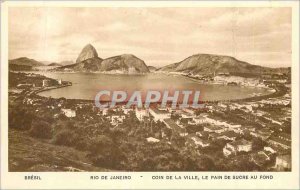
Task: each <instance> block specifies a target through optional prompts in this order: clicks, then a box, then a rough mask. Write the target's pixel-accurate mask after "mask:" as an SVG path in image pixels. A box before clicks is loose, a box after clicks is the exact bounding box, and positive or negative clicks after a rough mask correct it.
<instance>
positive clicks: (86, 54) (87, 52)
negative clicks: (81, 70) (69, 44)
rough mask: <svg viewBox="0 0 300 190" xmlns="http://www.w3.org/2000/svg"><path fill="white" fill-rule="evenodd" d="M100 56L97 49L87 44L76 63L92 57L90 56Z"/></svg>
mask: <svg viewBox="0 0 300 190" xmlns="http://www.w3.org/2000/svg"><path fill="white" fill-rule="evenodd" d="M96 57H98V53H97V51H96V49H95V48H94V47H93V46H92V45H91V44H87V45H86V46H85V47H84V48H83V49H82V51H81V53H80V54H79V56H78V58H77V59H76V63H79V62H82V61H84V60H87V59H90V58H96Z"/></svg>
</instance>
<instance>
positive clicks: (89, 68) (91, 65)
mask: <svg viewBox="0 0 300 190" xmlns="http://www.w3.org/2000/svg"><path fill="white" fill-rule="evenodd" d="M101 62H102V59H101V58H99V57H96V58H89V59H87V60H84V61H81V62H79V63H74V64H71V65H66V66H62V67H58V68H55V69H54V71H76V72H93V71H99V69H100V65H101Z"/></svg>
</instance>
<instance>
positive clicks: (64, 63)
mask: <svg viewBox="0 0 300 190" xmlns="http://www.w3.org/2000/svg"><path fill="white" fill-rule="evenodd" d="M58 64H60V65H72V64H74V62H73V61H61V62H59V63H58Z"/></svg>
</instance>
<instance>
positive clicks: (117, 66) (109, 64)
mask: <svg viewBox="0 0 300 190" xmlns="http://www.w3.org/2000/svg"><path fill="white" fill-rule="evenodd" d="M100 71H121V72H129V73H149V69H148V67H147V65H146V64H145V62H144V61H143V60H141V59H139V58H137V57H136V56H134V55H132V54H123V55H119V56H115V57H110V58H107V59H104V60H103V61H102V63H101V67H100Z"/></svg>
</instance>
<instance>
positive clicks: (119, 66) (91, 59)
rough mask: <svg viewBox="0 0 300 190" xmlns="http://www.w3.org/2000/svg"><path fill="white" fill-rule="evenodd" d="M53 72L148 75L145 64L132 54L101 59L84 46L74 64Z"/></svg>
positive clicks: (90, 48) (92, 48) (90, 47)
mask: <svg viewBox="0 0 300 190" xmlns="http://www.w3.org/2000/svg"><path fill="white" fill-rule="evenodd" d="M53 70H54V71H76V72H109V73H148V72H149V69H148V67H147V65H146V64H145V62H144V61H143V60H141V59H139V58H137V57H136V56H134V55H132V54H123V55H119V56H114V57H110V58H107V59H102V58H100V57H98V53H97V51H96V49H95V48H94V47H93V46H92V45H91V44H88V45H86V46H85V47H84V48H83V49H82V51H81V53H80V54H79V56H78V58H77V60H76V63H75V64H71V65H66V66H62V67H59V68H55V69H53Z"/></svg>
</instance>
